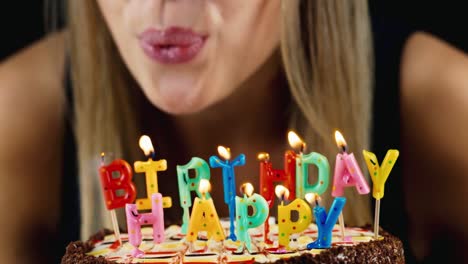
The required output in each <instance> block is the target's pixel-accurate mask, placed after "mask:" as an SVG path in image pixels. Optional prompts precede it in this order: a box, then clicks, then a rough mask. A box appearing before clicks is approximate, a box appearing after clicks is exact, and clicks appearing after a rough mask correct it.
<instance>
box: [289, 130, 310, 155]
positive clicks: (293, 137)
mask: <svg viewBox="0 0 468 264" xmlns="http://www.w3.org/2000/svg"><path fill="white" fill-rule="evenodd" d="M288 141H289V145H290V146H291V147H292V148H295V149H300V150H301V152H302V151H304V149H305V145H306V144H305V143H304V141H302V139H301V138H300V137H299V136H298V135H297V134H296V132H294V131H289V132H288Z"/></svg>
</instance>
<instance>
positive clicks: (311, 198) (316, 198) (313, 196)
mask: <svg viewBox="0 0 468 264" xmlns="http://www.w3.org/2000/svg"><path fill="white" fill-rule="evenodd" d="M305 199H306V200H307V202H309V203H310V204H311V203H314V202H315V204H316V205H318V203H319V202H320V200H322V198H320V195H318V194H317V193H306V195H305Z"/></svg>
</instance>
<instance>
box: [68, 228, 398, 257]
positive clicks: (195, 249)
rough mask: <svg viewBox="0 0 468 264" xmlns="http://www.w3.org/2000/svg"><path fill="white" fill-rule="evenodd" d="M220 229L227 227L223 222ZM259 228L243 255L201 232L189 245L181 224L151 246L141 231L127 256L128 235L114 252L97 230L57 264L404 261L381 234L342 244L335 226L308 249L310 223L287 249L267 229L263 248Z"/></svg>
mask: <svg viewBox="0 0 468 264" xmlns="http://www.w3.org/2000/svg"><path fill="white" fill-rule="evenodd" d="M222 224H223V227H224V228H228V226H229V224H228V223H227V222H226V221H222ZM262 230H263V229H262V228H261V227H260V228H257V229H254V230H251V231H252V232H250V235H251V238H252V242H253V246H252V249H251V251H250V252H249V251H247V250H246V249H245V247H243V245H242V244H241V243H240V242H239V241H232V240H229V239H227V240H224V241H222V242H216V241H214V240H207V239H206V238H205V237H204V236H203V234H200V236H199V237H198V239H197V240H196V241H195V242H193V243H189V242H187V241H186V240H185V236H183V235H181V233H180V232H181V228H180V226H175V225H173V226H170V227H168V228H166V229H165V237H166V239H165V241H164V242H162V243H159V244H155V243H154V241H153V230H152V228H151V227H144V228H142V236H143V241H142V243H141V245H140V247H139V249H140V250H141V251H143V252H144V254H143V255H141V256H139V257H133V256H132V254H131V253H132V250H133V249H134V248H133V246H132V245H131V244H129V243H128V235H127V234H122V241H123V245H122V246H121V247H120V248H117V249H115V248H114V247H113V245H115V241H116V240H115V236H114V235H113V234H112V233H111V232H100V233H98V234H97V235H95V236H93V237H92V238H90V240H88V241H86V242H73V243H70V245H69V246H68V247H67V251H66V254H65V256H64V257H63V259H62V263H64V264H66V263H404V262H405V261H404V254H403V246H402V243H401V241H400V240H398V239H397V238H396V237H393V236H392V235H390V234H388V233H386V232H384V231H381V234H380V236H379V237H378V238H377V239H376V238H374V233H373V232H372V231H370V229H368V228H349V227H348V228H346V232H345V234H346V237H345V239H344V240H343V239H342V237H341V235H340V234H341V233H340V232H339V227H338V226H335V227H334V229H333V236H332V247H331V248H329V249H312V250H307V247H306V246H307V244H308V243H310V242H312V241H314V240H315V239H316V238H317V226H316V225H315V224H311V225H310V226H309V227H308V228H307V229H306V230H305V231H304V232H302V233H301V234H298V235H295V236H292V237H291V241H290V248H291V249H290V250H289V251H286V250H285V249H282V248H280V247H278V242H277V241H278V227H277V226H276V225H272V226H271V230H270V239H271V240H272V241H273V244H265V243H264V242H263V241H264V239H263V234H262Z"/></svg>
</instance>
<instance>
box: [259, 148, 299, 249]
mask: <svg viewBox="0 0 468 264" xmlns="http://www.w3.org/2000/svg"><path fill="white" fill-rule="evenodd" d="M296 155H297V154H296V153H295V152H294V151H292V150H288V151H286V152H285V153H284V168H283V169H274V168H273V164H272V163H271V161H270V155H269V154H268V153H260V154H258V159H259V160H260V195H261V196H263V197H264V198H265V200H266V201H267V203H268V207H269V208H272V207H273V204H274V199H275V197H276V196H275V183H276V184H281V185H283V186H285V187H286V188H287V189H288V190H289V191H290V198H291V199H294V198H295V196H296V195H295V194H296ZM269 232H270V225H269V223H268V218H267V221H266V222H265V241H266V242H268V243H271V241H270V240H269V239H268V233H269Z"/></svg>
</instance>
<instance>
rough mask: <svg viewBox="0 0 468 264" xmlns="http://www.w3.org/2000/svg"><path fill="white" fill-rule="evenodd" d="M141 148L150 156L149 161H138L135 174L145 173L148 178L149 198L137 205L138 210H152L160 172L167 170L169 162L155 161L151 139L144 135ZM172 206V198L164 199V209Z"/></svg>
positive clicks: (147, 190)
mask: <svg viewBox="0 0 468 264" xmlns="http://www.w3.org/2000/svg"><path fill="white" fill-rule="evenodd" d="M139 145H140V148H141V149H142V150H143V152H144V153H145V155H146V156H149V158H148V161H136V162H135V163H134V164H133V165H134V167H135V172H144V173H145V176H146V195H147V198H143V199H137V201H136V205H137V208H138V210H148V209H151V196H152V195H153V193H157V192H158V171H165V170H167V161H166V160H165V159H162V160H156V161H154V160H153V159H154V157H155V152H154V148H153V144H152V143H151V139H150V138H149V137H148V136H146V135H143V136H141V137H140V140H139ZM171 206H172V200H171V197H163V207H164V208H169V207H171Z"/></svg>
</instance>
